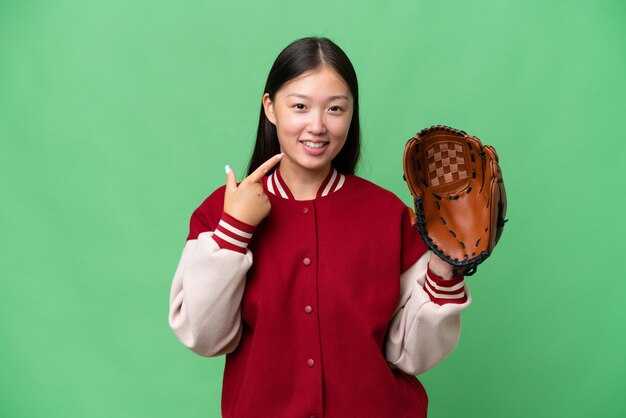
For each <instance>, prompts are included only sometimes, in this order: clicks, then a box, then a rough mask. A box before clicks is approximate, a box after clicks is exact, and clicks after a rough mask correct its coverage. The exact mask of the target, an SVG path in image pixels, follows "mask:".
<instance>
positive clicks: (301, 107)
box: [292, 103, 305, 110]
mask: <svg viewBox="0 0 626 418" xmlns="http://www.w3.org/2000/svg"><path fill="white" fill-rule="evenodd" d="M292 107H293V108H295V109H298V110H304V109H305V106H304V105H303V104H302V103H296V104H295V105H293V106H292Z"/></svg>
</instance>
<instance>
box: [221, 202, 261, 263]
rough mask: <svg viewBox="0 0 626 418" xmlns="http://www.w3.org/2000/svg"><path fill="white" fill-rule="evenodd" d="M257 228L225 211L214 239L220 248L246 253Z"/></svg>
mask: <svg viewBox="0 0 626 418" xmlns="http://www.w3.org/2000/svg"><path fill="white" fill-rule="evenodd" d="M255 229H256V227H254V226H252V225H248V224H247V223H245V222H241V221H240V220H238V219H236V218H233V217H232V216H230V215H229V214H228V213H226V212H223V213H222V219H221V220H220V222H219V223H218V224H217V228H215V231H214V233H213V239H214V240H215V242H216V243H217V245H219V247H220V248H223V249H227V250H232V251H237V252H239V253H242V254H245V253H246V248H248V244H249V243H250V240H251V239H252V234H253V233H254V230H255Z"/></svg>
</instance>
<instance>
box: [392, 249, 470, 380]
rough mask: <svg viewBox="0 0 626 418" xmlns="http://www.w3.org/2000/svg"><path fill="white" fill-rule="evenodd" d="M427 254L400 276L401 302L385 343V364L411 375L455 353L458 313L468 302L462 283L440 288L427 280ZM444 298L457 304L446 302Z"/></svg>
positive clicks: (468, 298)
mask: <svg viewBox="0 0 626 418" xmlns="http://www.w3.org/2000/svg"><path fill="white" fill-rule="evenodd" d="M430 254H431V253H430V251H427V252H426V253H425V254H424V255H423V256H422V257H421V258H420V259H419V260H418V261H417V262H416V263H415V264H413V265H412V266H411V267H410V268H409V269H408V270H407V271H405V272H404V273H403V274H402V276H401V286H400V303H399V305H398V308H397V309H396V312H395V314H394V316H393V318H392V320H391V323H390V326H389V330H388V333H387V339H386V341H385V357H386V359H387V361H388V362H389V363H390V364H391V365H392V366H394V367H397V368H398V369H400V370H402V371H403V372H405V373H407V374H411V375H418V374H421V373H424V372H426V371H427V370H429V369H431V368H432V367H434V366H435V365H436V364H437V363H439V362H440V361H441V360H443V359H444V358H445V357H446V356H447V355H448V354H450V353H451V352H452V350H454V348H455V347H456V345H457V343H458V341H459V337H460V333H461V311H463V310H464V309H465V308H467V306H469V304H470V302H471V298H470V296H469V293H468V292H467V289H466V288H465V284H464V282H463V281H461V282H460V283H455V284H454V286H453V287H450V288H443V287H440V286H438V285H437V284H435V283H434V282H432V280H430V279H429V278H428V277H427V269H428V261H429V260H430ZM427 281H428V284H427V283H426V282H427ZM425 286H426V287H428V288H429V290H427V289H425ZM450 294H454V296H450ZM459 297H462V302H461V303H458V301H459V299H458V298H459ZM446 298H450V299H449V301H450V302H452V301H455V299H456V302H457V303H445V302H446ZM435 301H437V302H438V303H437V302H435Z"/></svg>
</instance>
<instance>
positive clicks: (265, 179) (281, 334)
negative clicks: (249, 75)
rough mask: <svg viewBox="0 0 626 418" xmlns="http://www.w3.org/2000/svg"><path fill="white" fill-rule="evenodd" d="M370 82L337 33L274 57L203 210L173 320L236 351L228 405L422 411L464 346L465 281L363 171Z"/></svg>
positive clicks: (213, 351) (178, 276)
mask: <svg viewBox="0 0 626 418" xmlns="http://www.w3.org/2000/svg"><path fill="white" fill-rule="evenodd" d="M358 96H359V94H358V85H357V78H356V74H355V72H354V69H353V67H352V64H351V63H350V61H349V59H348V57H347V56H346V55H345V54H344V52H343V51H342V50H341V49H340V48H339V47H338V46H337V45H335V44H334V43H333V42H331V41H330V40H328V39H325V38H304V39H300V40H297V41H295V42H294V43H292V44H291V45H289V46H288V47H287V48H285V49H284V50H283V51H282V52H281V53H280V55H279V56H278V58H277V59H276V61H275V63H274V65H273V67H272V69H271V70H270V73H269V76H268V80H267V84H266V86H265V92H264V94H263V98H262V106H261V113H260V119H259V127H258V133H257V139H256V144H255V148H254V153H253V156H252V160H251V162H250V167H249V173H248V176H247V177H246V178H245V179H243V180H242V181H241V183H239V184H237V183H236V179H235V174H234V173H233V171H232V170H230V169H229V168H228V166H227V169H226V171H227V176H226V185H225V186H223V187H221V188H219V189H217V190H216V191H215V192H214V193H213V194H211V195H210V196H209V197H208V198H207V199H206V200H205V201H204V202H203V203H202V204H201V205H200V207H198V209H196V210H195V212H194V213H193V215H192V217H191V224H190V232H189V236H188V238H187V243H186V245H185V248H184V250H183V254H182V258H181V261H180V264H179V266H178V268H177V270H176V273H175V276H174V280H173V284H172V290H171V298H170V316H169V322H170V326H171V327H172V329H173V330H174V333H175V334H176V336H177V337H178V338H179V339H180V341H181V342H182V343H183V344H184V345H186V346H187V347H189V348H190V349H191V350H193V351H194V352H196V353H198V354H200V355H203V356H217V355H221V354H227V356H226V366H225V370H224V380H223V392H222V414H223V416H225V417H252V416H254V417H259V416H260V417H290V418H291V417H327V418H332V417H337V418H345V417H376V418H378V417H381V418H386V417H391V418H395V417H425V416H426V409H427V396H426V392H425V391H424V388H423V387H422V385H421V384H420V383H419V381H418V380H417V378H416V377H415V375H417V374H420V373H423V372H425V371H426V370H428V369H430V368H431V367H433V366H434V365H435V364H437V363H438V362H439V361H441V360H442V359H443V358H444V357H446V356H447V355H448V354H449V353H450V352H451V351H452V350H453V349H454V347H455V346H456V344H457V342H458V338H459V333H460V312H461V311H462V310H463V309H464V308H465V307H467V306H468V304H469V296H468V295H467V293H466V290H465V286H464V282H463V278H462V277H452V273H451V271H452V267H451V266H449V265H448V264H446V263H445V262H443V261H442V260H441V259H439V258H438V257H436V256H435V255H432V254H431V253H430V252H428V251H426V247H425V245H424V243H423V242H422V240H421V239H420V237H419V234H418V233H417V230H416V229H415V228H412V226H411V222H410V216H409V212H408V209H407V207H406V206H405V205H404V204H403V203H402V202H401V201H400V200H399V199H398V198H397V197H396V196H394V195H393V194H392V193H391V192H388V191H386V190H384V189H382V188H380V187H378V186H376V185H374V184H372V183H370V182H368V181H366V180H364V179H362V178H359V177H357V176H355V175H354V171H355V168H356V165H357V162H358V159H359V140H360V138H359V137H360V133H359V104H358V103H359V102H358V99H359V97H358Z"/></svg>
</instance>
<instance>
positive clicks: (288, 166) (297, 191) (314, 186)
mask: <svg viewBox="0 0 626 418" xmlns="http://www.w3.org/2000/svg"><path fill="white" fill-rule="evenodd" d="M330 170H331V166H330V165H329V166H328V167H324V168H322V169H320V170H308V169H305V168H302V167H300V166H298V165H296V164H294V163H290V162H289V161H284V160H283V161H281V162H280V176H281V177H282V179H283V181H284V182H285V183H286V184H287V187H289V190H290V191H291V194H292V195H293V197H294V199H296V200H313V199H315V197H316V196H317V191H318V190H319V188H320V186H321V185H322V183H323V182H324V179H326V177H327V176H328V173H329V172H330Z"/></svg>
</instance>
